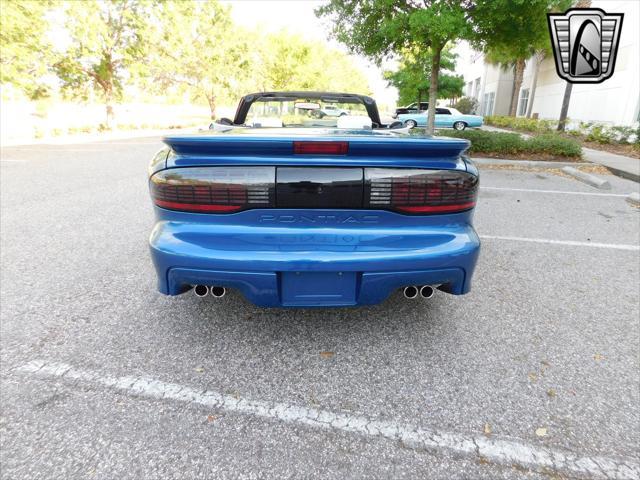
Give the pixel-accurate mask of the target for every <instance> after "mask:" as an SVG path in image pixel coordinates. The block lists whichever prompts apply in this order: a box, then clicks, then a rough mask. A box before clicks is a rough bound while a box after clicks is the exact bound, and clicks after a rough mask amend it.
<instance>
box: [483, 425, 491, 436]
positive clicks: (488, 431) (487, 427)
mask: <svg viewBox="0 0 640 480" xmlns="http://www.w3.org/2000/svg"><path fill="white" fill-rule="evenodd" d="M484 434H485V435H491V425H489V424H488V423H485V424H484Z"/></svg>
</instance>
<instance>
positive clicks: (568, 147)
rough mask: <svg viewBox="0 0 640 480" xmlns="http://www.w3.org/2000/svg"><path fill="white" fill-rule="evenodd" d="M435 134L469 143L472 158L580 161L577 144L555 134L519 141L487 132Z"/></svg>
mask: <svg viewBox="0 0 640 480" xmlns="http://www.w3.org/2000/svg"><path fill="white" fill-rule="evenodd" d="M438 134H439V135H442V136H447V137H456V138H464V139H467V140H469V141H470V142H471V147H470V148H469V153H470V154H471V155H478V156H482V155H488V156H497V157H503V158H509V157H512V158H513V157H515V158H524V157H526V156H533V157H544V159H549V160H553V159H562V160H565V159H579V158H580V157H582V147H581V146H580V143H578V142H577V141H575V140H573V139H570V138H566V137H562V136H560V135H557V134H555V133H544V134H541V135H538V136H536V137H531V138H522V137H521V136H520V134H518V133H503V132H488V131H485V130H464V131H461V132H458V131H455V130H453V131H447V132H442V131H440V132H439V133H438Z"/></svg>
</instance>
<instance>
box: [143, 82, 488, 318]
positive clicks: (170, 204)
mask: <svg viewBox="0 0 640 480" xmlns="http://www.w3.org/2000/svg"><path fill="white" fill-rule="evenodd" d="M326 106H331V107H335V108H339V109H343V110H345V111H347V112H349V113H348V114H347V115H342V116H338V117H327V116H325V117H322V118H318V116H317V115H314V112H315V111H317V110H320V109H324V108H325V107H326ZM401 126H402V125H401V124H399V123H396V124H392V125H390V126H385V125H382V124H381V121H380V117H379V114H378V110H377V107H376V104H375V102H374V101H373V99H371V98H369V97H365V96H361V95H353V94H341V93H323V92H272V93H256V94H252V95H247V96H245V97H244V98H243V99H242V100H241V102H240V104H239V106H238V109H237V112H236V115H235V118H234V120H229V119H222V120H221V121H220V122H219V123H218V124H214V125H212V130H211V131H209V132H205V133H201V134H194V135H180V136H179V135H176V136H169V137H166V138H165V139H164V142H165V143H166V148H164V149H163V150H161V151H160V152H158V154H157V155H156V156H155V157H154V159H153V160H152V162H151V164H150V166H149V187H150V192H151V198H152V201H153V204H154V209H155V214H156V219H157V222H156V225H155V227H154V229H153V232H152V233H151V238H150V246H151V256H152V259H153V262H154V265H155V269H156V272H157V276H158V288H159V290H160V292H162V293H164V294H167V295H178V294H181V293H184V292H186V291H189V290H191V289H193V291H194V293H195V294H196V295H197V296H200V297H203V296H206V295H209V296H211V297H221V296H223V295H224V294H225V292H226V289H228V288H233V289H237V290H238V291H240V292H241V293H242V294H243V295H244V296H245V297H246V298H248V299H249V300H250V301H252V302H254V303H255V304H257V305H261V306H269V307H273V306H285V307H326V306H353V305H366V304H375V303H379V302H381V301H383V300H384V299H385V298H386V297H387V296H388V295H389V294H390V293H391V292H393V291H394V290H396V289H403V291H404V295H405V297H407V298H429V297H431V296H432V295H433V294H434V292H435V291H436V290H440V291H444V292H448V293H451V294H455V295H461V294H464V293H467V292H468V291H469V289H470V288H471V277H472V275H473V270H474V268H475V265H476V260H477V258H478V253H479V248H480V242H479V240H478V236H477V235H476V232H475V231H474V229H473V226H472V219H473V211H474V207H475V205H476V197H477V192H478V170H477V169H476V167H475V166H474V165H473V163H471V162H470V161H469V159H468V158H467V157H466V156H465V151H466V150H467V148H468V147H469V143H468V142H467V141H466V140H463V139H455V138H446V137H428V136H418V135H409V134H408V133H407V132H406V129H404V131H403V130H398V129H397V127H401Z"/></svg>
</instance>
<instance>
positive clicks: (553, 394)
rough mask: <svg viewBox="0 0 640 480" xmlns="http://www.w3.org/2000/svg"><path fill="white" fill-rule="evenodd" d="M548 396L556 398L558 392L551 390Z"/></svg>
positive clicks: (548, 391)
mask: <svg viewBox="0 0 640 480" xmlns="http://www.w3.org/2000/svg"><path fill="white" fill-rule="evenodd" d="M547 395H549V396H550V397H552V398H553V397H555V396H556V391H555V390H554V389H553V388H550V389H549V390H547Z"/></svg>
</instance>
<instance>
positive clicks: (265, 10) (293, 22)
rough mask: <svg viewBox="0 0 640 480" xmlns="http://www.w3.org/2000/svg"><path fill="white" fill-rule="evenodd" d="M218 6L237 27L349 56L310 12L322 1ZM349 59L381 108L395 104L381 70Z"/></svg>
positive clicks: (244, 0) (252, 0)
mask: <svg viewBox="0 0 640 480" xmlns="http://www.w3.org/2000/svg"><path fill="white" fill-rule="evenodd" d="M220 3H222V4H224V5H229V6H231V15H232V17H233V20H234V21H235V22H236V23H238V24H243V25H245V26H248V27H249V28H251V27H255V28H256V29H262V30H263V31H265V32H276V31H279V30H282V29H286V30H288V31H290V32H292V33H297V34H299V35H301V36H303V37H305V38H307V39H309V40H313V41H317V42H322V43H325V44H329V45H330V46H331V47H332V48H335V49H337V50H341V51H343V52H345V53H349V52H348V49H347V48H346V47H345V46H344V45H342V44H340V43H338V42H336V41H335V40H332V39H329V25H328V24H327V20H324V19H319V18H318V17H316V15H315V13H314V12H313V11H314V9H315V8H317V7H318V6H320V5H322V4H323V3H324V2H323V1H321V0H270V1H266V0H222V1H221V2H220ZM351 56H352V58H354V61H355V63H356V65H357V66H358V67H359V68H360V70H362V72H363V73H364V74H365V75H366V77H367V80H368V81H369V87H370V88H371V91H372V94H373V97H374V98H375V100H376V101H377V102H378V103H379V104H381V105H393V104H395V102H396V99H397V91H396V89H395V88H393V87H388V86H387V82H386V81H385V80H384V79H383V78H382V69H381V68H378V67H377V66H376V65H375V64H372V63H371V62H369V61H367V60H366V59H365V58H364V57H361V56H359V55H351ZM387 68H390V67H389V66H387ZM353 93H366V92H353Z"/></svg>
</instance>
